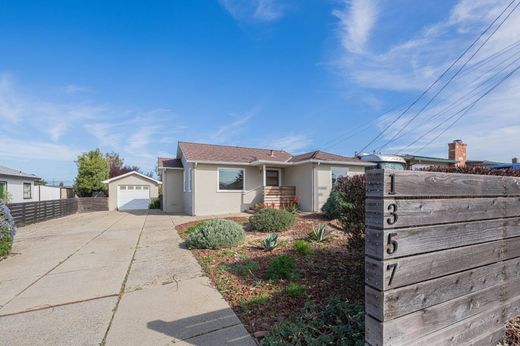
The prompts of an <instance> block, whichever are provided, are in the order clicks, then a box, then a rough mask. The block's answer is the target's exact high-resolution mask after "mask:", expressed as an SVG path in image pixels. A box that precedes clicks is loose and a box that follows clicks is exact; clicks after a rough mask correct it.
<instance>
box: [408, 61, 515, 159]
mask: <svg viewBox="0 0 520 346" xmlns="http://www.w3.org/2000/svg"><path fill="white" fill-rule="evenodd" d="M510 58H511V57H510ZM507 60H509V58H508V59H507ZM507 60H506V61H507ZM518 61H520V57H516V59H515V60H513V61H512V62H510V63H509V64H507V65H506V66H504V67H503V68H501V69H500V70H499V71H498V72H495V74H494V75H493V76H492V77H490V78H488V79H487V80H485V81H484V82H482V83H481V84H479V85H478V86H477V87H475V88H473V89H472V90H471V91H470V92H469V93H466V94H464V95H463V96H461V97H460V98H458V99H457V100H456V101H455V102H454V103H452V104H451V105H450V106H449V107H448V108H445V109H443V110H441V111H439V112H437V113H436V114H434V115H433V116H432V117H431V118H430V121H433V120H435V119H437V118H438V117H439V115H441V114H445V113H446V112H448V111H450V110H452V109H453V108H455V107H456V106H458V105H459V104H460V103H462V102H461V101H465V100H467V99H469V98H471V97H473V96H475V91H477V90H478V89H480V88H481V87H482V86H484V85H486V84H487V83H488V82H490V81H491V80H493V79H494V78H495V77H496V76H498V75H500V74H501V73H502V72H504V71H505V70H506V69H507V68H508V67H510V66H512V65H514V64H515V63H516V62H518ZM503 63H504V62H501V63H500V64H498V65H496V66H495V68H496V67H499V66H500V65H502V64H503ZM483 77H484V76H483ZM479 79H483V78H479ZM459 113H460V111H459V112H457V113H456V114H459ZM448 119H449V118H448ZM443 124H444V122H440V123H439V124H437V125H436V126H435V127H433V128H431V129H429V130H427V131H426V133H424V134H423V135H421V136H420V137H418V138H416V139H415V140H414V141H413V142H411V143H410V144H408V145H407V146H406V147H404V148H403V149H400V152H404V151H405V150H406V149H408V148H410V147H411V146H413V145H414V144H415V143H417V142H418V141H420V140H421V139H423V138H424V137H426V136H427V135H428V134H430V133H431V132H433V131H434V130H436V129H437V128H439V127H440V126H441V125H443ZM402 136H403V135H401V137H402Z"/></svg>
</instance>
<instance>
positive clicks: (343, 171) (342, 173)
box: [330, 167, 348, 185]
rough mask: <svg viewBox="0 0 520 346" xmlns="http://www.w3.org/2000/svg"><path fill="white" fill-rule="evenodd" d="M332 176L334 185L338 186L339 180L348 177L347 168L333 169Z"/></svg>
mask: <svg viewBox="0 0 520 346" xmlns="http://www.w3.org/2000/svg"><path fill="white" fill-rule="evenodd" d="M330 173H331V174H330V175H331V177H332V185H334V184H336V181H337V180H338V178H341V177H346V176H347V175H348V168H347V167H331V169H330Z"/></svg>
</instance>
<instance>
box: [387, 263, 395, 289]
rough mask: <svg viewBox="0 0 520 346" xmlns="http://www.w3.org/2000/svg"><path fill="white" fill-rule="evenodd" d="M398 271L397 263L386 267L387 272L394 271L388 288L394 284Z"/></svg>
mask: <svg viewBox="0 0 520 346" xmlns="http://www.w3.org/2000/svg"><path fill="white" fill-rule="evenodd" d="M396 269H397V263H392V264H389V265H387V266H386V270H387V271H388V270H392V274H390V280H389V281H388V286H390V285H391V284H392V281H394V275H395V270H396Z"/></svg>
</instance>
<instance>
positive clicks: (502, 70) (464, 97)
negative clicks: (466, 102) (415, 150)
mask: <svg viewBox="0 0 520 346" xmlns="http://www.w3.org/2000/svg"><path fill="white" fill-rule="evenodd" d="M519 61H520V57H518V58H517V59H516V60H514V61H513V62H511V63H509V64H508V65H507V66H505V67H504V68H502V69H501V70H500V71H499V72H497V73H496V74H495V75H494V76H492V77H491V78H489V79H487V80H486V81H485V82H484V83H482V84H481V85H479V86H478V87H476V88H475V89H473V90H472V91H471V92H470V93H469V94H472V93H473V92H474V91H475V90H476V89H479V88H480V87H481V86H483V85H485V84H486V83H488V82H489V81H491V80H493V79H494V78H495V77H496V76H498V75H499V74H501V73H502V72H504V70H506V69H507V68H508V67H510V66H512V65H514V64H515V63H517V62H519ZM467 96H468V94H466V95H464V96H462V97H461V98H460V99H459V100H461V99H466V98H467ZM464 111H466V107H465V108H462V109H461V110H460V111H458V112H456V113H455V114H453V115H451V116H450V117H448V119H446V120H450V119H451V118H453V117H454V116H455V115H457V114H460V113H461V112H464ZM444 123H445V122H440V123H439V124H437V126H435V127H433V128H431V129H429V130H428V131H427V132H426V133H424V134H423V135H421V136H420V137H418V138H417V139H415V140H414V141H413V142H412V143H410V144H408V145H407V146H406V147H405V148H404V149H402V151H405V150H406V149H408V148H410V147H411V146H413V145H414V144H415V143H417V142H418V141H420V140H421V139H423V138H424V137H426V136H427V135H429V134H430V133H432V132H433V131H435V130H436V129H438V128H439V127H440V126H441V125H443V124H444Z"/></svg>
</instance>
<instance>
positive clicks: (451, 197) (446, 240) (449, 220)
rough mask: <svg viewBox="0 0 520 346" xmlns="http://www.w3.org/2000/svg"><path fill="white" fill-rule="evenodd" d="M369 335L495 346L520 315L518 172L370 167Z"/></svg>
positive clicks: (389, 341)
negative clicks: (513, 174) (482, 173)
mask: <svg viewBox="0 0 520 346" xmlns="http://www.w3.org/2000/svg"><path fill="white" fill-rule="evenodd" d="M365 310H366V313H367V315H366V343H367V344H368V345H371V346H394V345H495V344H496V342H497V341H498V340H499V339H500V337H501V336H502V335H503V332H504V325H505V323H506V322H507V321H508V320H509V319H510V318H512V317H514V316H516V315H519V314H520V178H513V177H498V176H478V175H465V174H446V173H433V172H413V171H388V170H387V171H385V170H372V171H369V172H368V173H367V201H366V247H365Z"/></svg>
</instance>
